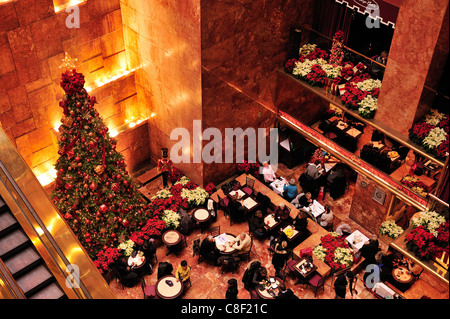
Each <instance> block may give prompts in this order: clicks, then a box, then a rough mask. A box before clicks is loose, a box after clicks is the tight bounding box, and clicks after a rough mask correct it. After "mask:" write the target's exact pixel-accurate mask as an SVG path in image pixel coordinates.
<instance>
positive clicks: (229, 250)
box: [216, 233, 236, 255]
mask: <svg viewBox="0 0 450 319" xmlns="http://www.w3.org/2000/svg"><path fill="white" fill-rule="evenodd" d="M221 235H223V234H221ZM225 235H226V236H227V239H228V241H230V242H231V241H235V240H236V236H235V235H233V234H229V233H225ZM216 247H217V249H219V250H220V253H221V254H224V255H231V254H233V253H235V252H236V249H235V248H231V247H230V246H228V245H225V246H222V245H218V244H217V242H216ZM223 248H225V249H223Z"/></svg>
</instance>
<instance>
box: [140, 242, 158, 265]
mask: <svg viewBox="0 0 450 319" xmlns="http://www.w3.org/2000/svg"><path fill="white" fill-rule="evenodd" d="M142 251H143V252H144V256H145V258H146V259H147V260H151V259H153V256H155V254H156V245H155V239H154V238H150V239H149V240H148V241H145V242H144V243H143V244H142Z"/></svg>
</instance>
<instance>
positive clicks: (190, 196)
mask: <svg viewBox="0 0 450 319" xmlns="http://www.w3.org/2000/svg"><path fill="white" fill-rule="evenodd" d="M181 197H182V198H186V199H187V200H188V202H189V205H190V206H191V207H192V206H199V205H202V204H204V203H205V201H206V199H208V198H209V194H208V192H207V191H205V190H204V189H203V188H201V187H197V188H195V189H186V188H183V189H182V190H181Z"/></svg>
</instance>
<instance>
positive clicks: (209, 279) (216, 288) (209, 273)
mask: <svg viewBox="0 0 450 319" xmlns="http://www.w3.org/2000/svg"><path fill="white" fill-rule="evenodd" d="M305 165H306V164H303V165H299V166H297V167H294V168H293V169H288V168H287V167H286V166H284V165H283V164H280V165H279V171H278V172H277V174H279V175H281V176H284V177H286V178H287V179H289V178H295V179H296V180H297V178H298V176H299V175H300V174H301V172H303V170H304V168H305ZM144 171H145V169H144ZM140 173H142V171H141V172H140ZM146 187H147V189H148V192H149V193H155V192H156V191H157V190H159V189H161V188H162V181H161V179H160V178H159V179H157V180H155V181H153V182H151V183H149V184H148V185H147V186H146ZM353 187H354V184H353V183H352V182H350V183H349V187H348V189H347V190H346V193H345V195H344V196H342V197H341V198H339V199H337V200H333V199H332V198H331V197H330V196H327V194H326V195H325V198H324V200H323V201H322V204H329V205H330V206H331V207H332V209H333V212H334V215H335V217H337V220H336V222H335V224H334V228H336V227H337V226H338V225H339V224H340V223H341V222H345V223H348V224H349V225H350V226H351V228H352V230H356V229H358V230H359V231H361V232H362V233H363V234H365V235H366V236H368V237H370V235H371V234H370V233H369V232H368V231H367V230H365V229H364V228H363V227H362V226H361V225H359V224H357V223H356V222H354V221H353V220H351V219H350V218H349V217H348V214H349V210H350V206H351V202H352V194H353ZM216 225H220V227H221V229H220V230H221V232H229V233H233V234H235V235H238V234H239V233H241V232H248V226H247V223H241V224H233V225H232V226H230V223H229V220H228V219H226V218H225V217H224V214H223V212H222V211H220V210H219V213H218V218H217V221H216V222H215V223H213V224H212V225H211V226H216ZM206 235H207V232H205V233H203V234H202V233H201V232H200V230H199V229H197V230H195V231H193V232H192V233H191V234H190V235H188V236H187V247H186V248H184V249H183V250H182V251H181V252H180V253H179V255H174V254H170V255H168V256H166V253H167V249H166V247H165V246H164V245H161V246H159V247H158V249H157V257H158V260H159V261H160V262H161V261H167V262H170V263H171V264H172V265H173V267H174V269H176V267H177V266H178V264H179V263H180V262H181V261H182V260H186V261H187V263H188V264H189V265H190V266H191V267H192V274H191V282H192V287H189V288H187V289H186V291H185V292H184V294H183V295H182V298H183V299H223V298H225V292H226V289H227V281H228V280H229V279H230V278H236V279H237V281H238V287H239V294H238V298H240V299H249V298H250V295H249V293H248V291H247V290H245V289H244V287H243V284H242V281H241V279H242V276H243V274H244V271H245V267H246V266H247V264H248V263H247V262H246V261H242V262H241V263H240V265H239V268H238V269H237V270H236V271H235V272H234V273H231V272H229V273H224V274H222V272H221V268H219V267H214V266H212V265H209V264H207V263H205V262H201V263H200V264H199V263H198V256H195V257H193V251H192V245H193V241H194V240H195V239H197V238H200V239H201V240H203V238H205V237H206ZM380 245H381V248H382V250H386V249H387V244H386V243H383V242H382V241H380ZM267 247H268V240H265V241H263V242H260V241H257V240H255V241H254V245H253V248H252V252H251V257H250V258H251V260H259V261H260V262H261V264H262V265H264V266H265V267H266V268H267V269H268V272H269V275H272V274H274V273H275V271H274V268H273V265H272V263H271V255H270V254H269V252H268V250H267ZM156 269H157V265H155V267H154V272H153V273H152V274H151V275H146V276H145V277H144V280H145V282H146V284H147V285H152V284H155V283H156V281H157V275H156V273H157V271H156ZM361 278H362V274H361V273H360V275H359V279H358V281H357V284H356V291H357V292H358V293H357V294H354V295H353V296H350V294H347V298H348V299H376V297H374V296H373V295H372V293H371V292H370V291H369V290H368V289H366V288H365V287H364V284H363V282H362V280H361ZM295 281H296V280H295V279H294V278H291V277H289V276H288V277H287V278H286V286H287V287H288V288H291V289H292V290H293V291H294V293H295V294H296V295H297V296H298V297H299V298H301V299H332V298H334V297H335V294H334V291H333V288H332V286H331V285H332V282H331V281H332V279H331V276H329V277H328V278H327V280H326V281H325V285H324V289H323V290H322V289H320V290H319V291H318V293H317V296H316V297H315V296H314V291H313V290H312V289H311V287H307V286H302V285H294V283H295ZM414 286H416V287H417V288H418V289H414V291H417V293H416V294H417V295H414V294H412V295H411V294H410V297H411V298H421V297H422V296H423V295H425V294H426V295H427V296H429V297H431V298H432V299H442V298H444V299H448V297H449V293H448V285H443V284H441V283H440V282H439V281H437V280H435V279H434V277H432V276H431V275H429V274H427V273H426V272H424V274H422V276H421V279H419V281H418V282H416V283H415V285H414ZM110 287H111V289H112V291H113V292H114V294H115V295H116V297H117V298H119V299H142V298H143V292H142V289H141V286H140V285H137V286H135V287H133V288H125V289H122V287H121V285H119V283H117V282H116V281H115V280H112V281H111V282H110Z"/></svg>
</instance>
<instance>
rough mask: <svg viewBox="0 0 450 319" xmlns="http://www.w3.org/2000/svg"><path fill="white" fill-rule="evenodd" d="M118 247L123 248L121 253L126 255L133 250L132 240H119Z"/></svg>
mask: <svg viewBox="0 0 450 319" xmlns="http://www.w3.org/2000/svg"><path fill="white" fill-rule="evenodd" d="M118 248H119V249H122V250H123V254H124V255H125V256H127V257H128V256H130V255H131V253H132V252H133V251H134V241H132V240H131V239H129V240H127V241H124V242H121V243H120V244H119V246H118Z"/></svg>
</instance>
